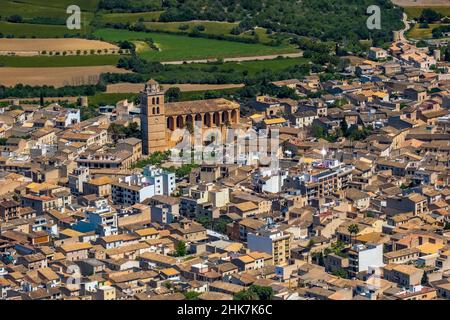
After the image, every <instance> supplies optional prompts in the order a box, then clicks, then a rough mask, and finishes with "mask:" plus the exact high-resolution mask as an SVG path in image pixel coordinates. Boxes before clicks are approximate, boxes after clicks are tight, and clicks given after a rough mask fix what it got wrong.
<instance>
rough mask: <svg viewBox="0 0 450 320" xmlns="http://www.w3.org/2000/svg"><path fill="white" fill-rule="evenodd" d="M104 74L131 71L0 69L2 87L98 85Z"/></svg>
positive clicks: (72, 68)
mask: <svg viewBox="0 0 450 320" xmlns="http://www.w3.org/2000/svg"><path fill="white" fill-rule="evenodd" d="M104 72H112V73H127V72H129V71H127V70H124V69H119V68H116V67H113V66H99V67H65V68H0V85H4V86H7V87H10V86H14V85H16V84H19V83H21V84H25V85H31V86H43V85H49V86H55V87H63V86H69V85H74V86H79V85H84V84H96V83H97V82H98V80H99V76H100V74H101V73H104Z"/></svg>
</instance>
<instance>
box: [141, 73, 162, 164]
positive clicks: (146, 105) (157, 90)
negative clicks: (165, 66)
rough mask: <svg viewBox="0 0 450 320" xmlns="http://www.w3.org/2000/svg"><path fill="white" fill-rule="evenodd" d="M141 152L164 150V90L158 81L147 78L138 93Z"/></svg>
mask: <svg viewBox="0 0 450 320" xmlns="http://www.w3.org/2000/svg"><path fill="white" fill-rule="evenodd" d="M140 98H141V136H142V153H143V154H147V155H148V154H151V153H153V152H155V151H166V150H167V142H166V116H165V110H164V92H163V91H162V90H161V87H160V86H159V84H158V82H156V81H155V80H149V81H148V82H147V83H146V84H145V88H144V90H143V91H141V93H140Z"/></svg>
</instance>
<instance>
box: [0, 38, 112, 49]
mask: <svg viewBox="0 0 450 320" xmlns="http://www.w3.org/2000/svg"><path fill="white" fill-rule="evenodd" d="M105 49H106V50H119V48H118V47H117V46H115V45H113V44H111V43H108V42H103V41H97V40H86V39H76V38H70V39H0V52H1V51H8V52H35V51H76V50H81V51H84V50H105Z"/></svg>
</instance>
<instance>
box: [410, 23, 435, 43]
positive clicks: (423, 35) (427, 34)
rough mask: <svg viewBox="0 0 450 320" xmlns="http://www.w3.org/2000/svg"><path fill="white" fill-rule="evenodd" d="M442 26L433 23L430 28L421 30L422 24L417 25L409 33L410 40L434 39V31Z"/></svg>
mask: <svg viewBox="0 0 450 320" xmlns="http://www.w3.org/2000/svg"><path fill="white" fill-rule="evenodd" d="M441 25H442V24H437V23H431V24H429V25H428V26H429V27H428V28H424V29H422V28H420V24H415V25H414V26H413V27H412V28H411V29H410V30H409V31H408V33H407V36H408V38H412V39H419V40H420V39H431V38H432V37H433V34H432V32H433V29H434V28H437V27H439V26H441Z"/></svg>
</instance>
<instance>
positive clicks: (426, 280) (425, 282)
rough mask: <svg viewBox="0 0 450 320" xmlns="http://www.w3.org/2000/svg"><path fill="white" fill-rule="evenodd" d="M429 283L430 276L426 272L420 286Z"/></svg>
mask: <svg viewBox="0 0 450 320" xmlns="http://www.w3.org/2000/svg"><path fill="white" fill-rule="evenodd" d="M427 283H428V275H427V273H426V272H425V271H424V272H423V275H422V279H421V280H420V284H421V285H423V286H424V285H426V284H427Z"/></svg>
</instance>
